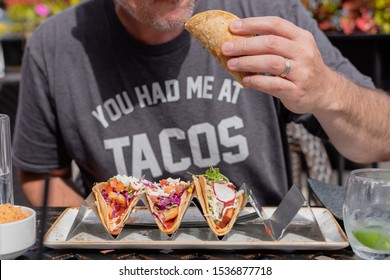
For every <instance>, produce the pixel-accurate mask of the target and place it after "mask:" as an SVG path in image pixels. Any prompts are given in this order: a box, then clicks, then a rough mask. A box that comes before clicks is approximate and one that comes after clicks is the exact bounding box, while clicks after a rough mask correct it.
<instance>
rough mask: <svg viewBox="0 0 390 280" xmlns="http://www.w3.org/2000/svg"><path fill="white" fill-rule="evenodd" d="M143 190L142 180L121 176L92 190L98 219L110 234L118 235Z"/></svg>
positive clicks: (99, 184)
mask: <svg viewBox="0 0 390 280" xmlns="http://www.w3.org/2000/svg"><path fill="white" fill-rule="evenodd" d="M144 189H145V187H144V183H143V180H139V179H137V178H134V177H131V176H130V177H128V176H121V175H117V176H115V177H112V178H111V179H110V180H108V181H107V182H102V183H98V184H96V185H95V186H94V187H93V188H92V193H93V194H94V196H95V199H96V202H95V203H96V206H97V210H98V213H99V217H100V219H101V221H102V223H103V225H104V227H105V228H106V229H107V230H108V231H109V232H110V233H111V234H113V235H118V234H119V233H120V232H121V231H122V229H123V226H124V224H125V222H126V220H127V219H128V217H129V216H130V213H131V211H132V210H133V208H134V206H135V205H136V204H137V202H138V200H139V199H140V197H141V194H142V193H143V192H144Z"/></svg>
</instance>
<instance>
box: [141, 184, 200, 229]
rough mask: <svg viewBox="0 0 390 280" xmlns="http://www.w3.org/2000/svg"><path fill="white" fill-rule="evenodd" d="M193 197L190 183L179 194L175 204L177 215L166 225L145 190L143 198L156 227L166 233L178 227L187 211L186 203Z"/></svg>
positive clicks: (192, 187)
mask: <svg viewBox="0 0 390 280" xmlns="http://www.w3.org/2000/svg"><path fill="white" fill-rule="evenodd" d="M193 197H194V186H193V185H192V184H191V185H190V187H189V189H188V190H186V191H185V192H184V193H183V195H182V196H181V199H180V205H179V206H177V207H178V209H177V211H178V213H177V216H176V217H175V218H174V219H173V222H172V221H171V222H170V223H169V225H167V224H164V223H163V220H162V218H161V217H159V216H158V211H157V210H156V209H155V207H154V203H153V201H152V199H151V198H150V196H149V195H148V193H147V191H146V192H145V198H146V199H145V201H146V205H147V207H148V209H149V210H150V213H152V215H153V218H154V220H155V221H156V224H157V226H158V228H159V229H160V230H161V231H162V232H163V233H165V234H167V235H171V234H173V233H174V232H175V231H176V230H177V229H178V228H179V226H180V223H181V221H182V220H183V216H184V214H185V212H186V211H187V208H188V205H189V204H190V202H191V201H192V198H193Z"/></svg>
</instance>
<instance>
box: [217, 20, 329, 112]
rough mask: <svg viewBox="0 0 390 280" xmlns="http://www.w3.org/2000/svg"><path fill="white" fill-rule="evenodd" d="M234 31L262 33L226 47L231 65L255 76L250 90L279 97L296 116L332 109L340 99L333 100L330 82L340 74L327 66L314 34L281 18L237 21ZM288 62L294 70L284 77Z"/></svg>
mask: <svg viewBox="0 0 390 280" xmlns="http://www.w3.org/2000/svg"><path fill="white" fill-rule="evenodd" d="M230 31H231V32H233V33H237V34H258V36H256V37H251V38H248V39H243V40H237V41H235V42H228V43H225V44H224V45H223V46H222V51H223V53H224V54H225V55H226V56H229V57H233V58H231V59H230V60H229V62H228V67H229V68H230V69H231V70H235V71H243V72H251V73H254V74H253V75H250V76H247V77H246V78H244V82H245V84H246V85H247V86H248V87H252V88H255V89H257V90H259V91H263V92H266V93H268V94H271V95H273V96H275V97H277V98H279V99H280V100H281V101H282V102H283V104H284V105H285V106H286V107H287V108H288V109H289V110H290V111H293V112H295V113H313V112H315V111H316V110H319V109H321V110H322V108H327V107H330V106H332V103H333V102H334V101H335V99H336V98H333V97H332V94H334V91H333V90H332V85H331V84H330V83H329V80H330V79H333V77H334V75H335V74H336V73H333V71H332V70H331V69H329V68H328V67H327V66H326V65H325V64H324V62H323V60H322V57H321V54H320V51H319V50H318V48H317V45H316V42H315V40H314V38H313V36H312V34H311V33H310V32H308V31H306V30H303V29H301V28H299V27H297V26H296V25H294V24H293V23H291V22H289V21H286V20H284V19H282V18H278V17H256V18H246V19H242V20H238V21H234V22H232V23H231V24H230ZM286 59H289V60H290V61H291V71H290V72H289V73H288V75H287V76H286V77H284V78H281V77H279V75H280V74H281V73H282V72H283V71H284V69H285V67H286ZM258 73H261V74H258ZM264 74H271V75H264Z"/></svg>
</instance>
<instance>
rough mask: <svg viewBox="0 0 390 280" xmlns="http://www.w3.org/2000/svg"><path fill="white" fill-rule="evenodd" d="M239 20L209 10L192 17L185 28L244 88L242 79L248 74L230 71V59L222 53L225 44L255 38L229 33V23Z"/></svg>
mask: <svg viewBox="0 0 390 280" xmlns="http://www.w3.org/2000/svg"><path fill="white" fill-rule="evenodd" d="M237 19H239V17H237V16H236V15H233V14H231V13H228V12H225V11H220V10H209V11H205V12H201V13H198V14H196V15H194V16H192V17H191V18H189V19H188V20H186V21H185V22H184V26H185V29H186V30H187V31H189V32H190V33H191V35H192V36H194V37H195V38H196V39H197V40H198V41H199V42H200V43H201V45H202V46H203V47H204V48H206V49H207V50H208V51H209V52H210V53H211V54H212V55H213V56H214V57H215V59H216V60H217V61H218V62H219V63H220V64H221V65H222V66H223V67H224V68H225V70H226V71H227V72H228V73H229V74H230V75H231V76H232V77H233V78H234V79H235V80H236V81H238V82H239V83H240V84H241V85H242V86H244V83H243V81H242V79H243V77H244V76H246V75H248V73H244V72H237V71H231V70H229V69H228V67H227V61H228V59H229V57H227V56H225V55H223V54H222V51H221V47H222V44H223V43H224V42H233V41H235V40H238V39H243V38H249V37H253V36H254V35H236V34H233V33H231V32H230V31H229V23H230V22H231V21H233V20H237ZM244 87H245V86H244Z"/></svg>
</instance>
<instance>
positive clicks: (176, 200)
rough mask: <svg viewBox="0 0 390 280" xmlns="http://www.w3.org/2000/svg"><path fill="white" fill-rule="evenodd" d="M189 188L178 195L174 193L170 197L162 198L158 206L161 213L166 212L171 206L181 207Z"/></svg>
mask: <svg viewBox="0 0 390 280" xmlns="http://www.w3.org/2000/svg"><path fill="white" fill-rule="evenodd" d="M188 188H189V186H187V187H185V188H183V189H182V190H181V191H180V192H179V193H178V194H175V193H172V194H170V195H169V196H167V197H165V196H160V197H159V203H158V204H156V208H157V210H159V211H164V210H165V209H167V208H168V207H169V206H179V205H180V201H181V197H182V196H183V193H184V192H185V191H186V190H187V189H188Z"/></svg>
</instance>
